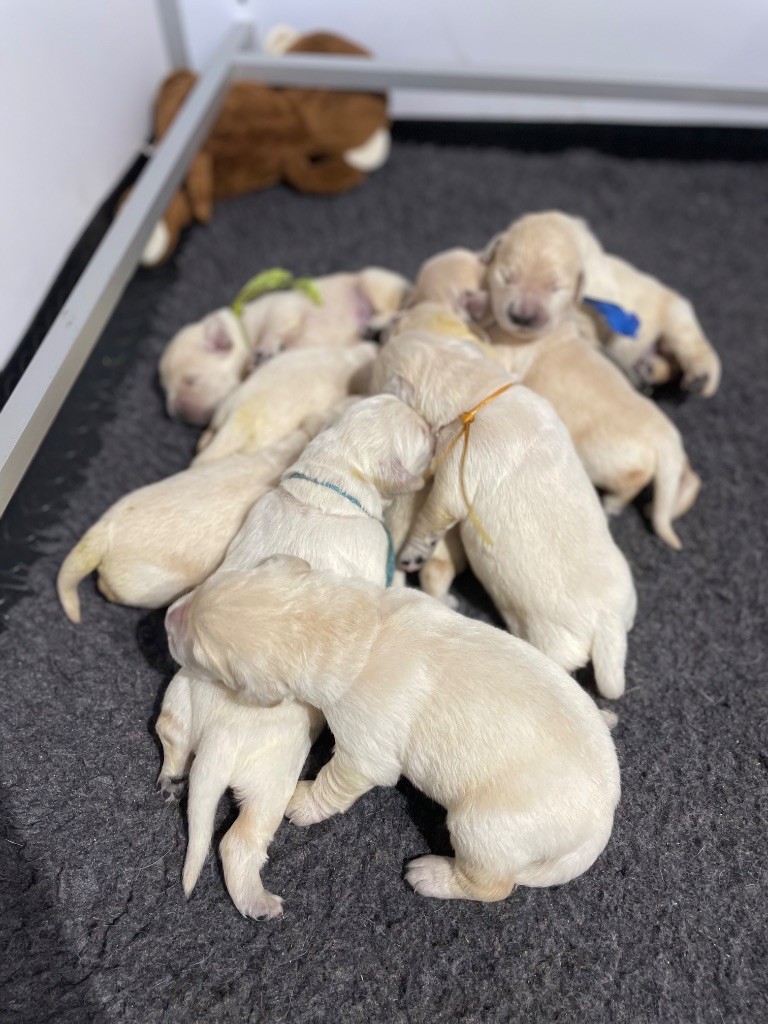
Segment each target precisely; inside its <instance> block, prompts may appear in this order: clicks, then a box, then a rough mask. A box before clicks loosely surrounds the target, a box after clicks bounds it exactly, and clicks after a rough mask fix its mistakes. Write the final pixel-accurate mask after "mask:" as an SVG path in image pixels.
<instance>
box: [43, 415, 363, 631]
mask: <svg viewBox="0 0 768 1024" xmlns="http://www.w3.org/2000/svg"><path fill="white" fill-rule="evenodd" d="M352 401H356V399H350V398H347V399H343V400H342V401H341V402H338V403H336V405H334V406H332V407H331V409H329V410H327V411H326V412H325V413H323V414H317V415H314V416H310V417H307V419H306V420H305V421H304V423H302V425H301V427H300V429H298V430H295V431H293V433H291V434H289V435H288V436H287V437H285V438H283V440H281V441H277V442H276V443H275V444H273V445H270V446H269V447H267V448H264V449H262V451H260V452H258V453H257V454H254V455H230V456H228V457H227V458H224V459H220V460H218V461H217V462H212V463H211V464H210V465H207V466H196V467H193V468H191V469H187V470H185V471H184V472H183V473H176V474H175V475H174V476H171V477H168V478H167V479H166V480H159V481H158V482H157V483H154V484H149V485H148V486H146V487H140V488H138V490H135V491H131V493H130V494H126V495H125V497H123V498H121V499H120V500H119V501H117V502H115V504H114V505H112V507H111V508H110V509H108V510H107V511H106V512H105V513H104V515H103V516H102V517H101V519H99V520H98V521H97V522H96V523H94V525H93V526H92V527H91V528H90V530H88V532H87V533H86V534H85V535H84V536H83V538H82V539H81V540H80V541H79V542H78V543H77V544H76V545H75V547H74V548H73V549H72V551H71V552H70V553H69V554H68V555H67V557H66V558H65V560H64V562H63V564H62V566H61V569H60V570H59V575H58V579H57V581H56V586H57V589H58V593H59V599H60V601H61V604H62V606H63V608H64V611H65V612H66V614H67V617H68V618H69V619H71V620H72V622H80V599H79V597H78V593H77V588H78V584H79V583H80V581H81V580H82V579H84V578H85V577H86V576H87V575H88V574H89V573H91V572H94V571H95V572H97V573H98V588H99V590H100V591H101V593H102V594H103V595H104V596H105V597H106V598H107V600H109V601H114V602H116V603H117V604H127V605H132V606H133V607H136V608H162V607H164V606H165V605H168V604H170V602H171V601H173V600H175V599H176V598H177V597H178V596H179V594H183V593H184V591H186V590H189V589H190V587H194V586H196V585H197V584H198V583H201V582H202V581H203V580H204V579H205V578H206V577H207V576H210V574H211V573H212V572H213V570H214V569H215V568H216V567H217V566H218V565H219V563H220V562H221V560H222V558H223V557H224V555H225V554H226V551H227V547H228V545H229V543H230V541H231V540H232V538H233V537H234V536H235V534H236V533H237V531H238V530H239V529H240V526H241V525H242V523H243V520H244V519H245V516H246V514H247V512H248V510H249V509H250V507H251V506H252V505H253V503H254V502H255V501H256V500H257V499H258V498H260V497H261V496H262V495H263V494H265V493H266V492H267V491H268V490H269V489H270V488H271V487H275V486H276V485H277V483H278V481H279V480H280V477H281V476H282V474H283V473H284V472H285V470H286V469H287V468H288V466H290V465H291V463H293V462H294V461H295V459H296V458H297V457H298V456H299V455H300V454H301V452H302V451H303V449H304V447H305V445H306V444H307V442H308V441H309V440H310V439H311V438H313V437H314V436H315V435H316V434H319V433H320V431H322V430H324V429H325V428H326V427H327V426H329V425H330V424H331V423H333V422H334V421H335V420H336V419H337V418H338V417H339V416H340V415H341V414H342V413H343V412H344V411H345V409H347V408H348V407H349V403H350V402H352Z"/></svg>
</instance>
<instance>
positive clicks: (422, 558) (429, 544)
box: [397, 540, 436, 572]
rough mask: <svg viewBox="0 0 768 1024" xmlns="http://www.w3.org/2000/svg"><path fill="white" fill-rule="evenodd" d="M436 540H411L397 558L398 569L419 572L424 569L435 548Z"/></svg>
mask: <svg viewBox="0 0 768 1024" xmlns="http://www.w3.org/2000/svg"><path fill="white" fill-rule="evenodd" d="M435 543H436V542H435V541H428V540H426V541H418V542H417V541H411V542H409V543H407V544H406V545H405V547H404V548H403V549H402V551H401V552H400V557H399V558H398V560H397V567H398V569H402V570H403V572H418V571H419V570H420V569H423V568H424V566H425V565H426V563H427V562H428V560H429V557H430V555H431V554H432V552H433V551H434V549H435Z"/></svg>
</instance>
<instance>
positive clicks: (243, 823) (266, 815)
mask: <svg viewBox="0 0 768 1024" xmlns="http://www.w3.org/2000/svg"><path fill="white" fill-rule="evenodd" d="M322 727H323V716H322V715H321V713H320V712H319V711H317V710H315V709H314V708H311V707H309V706H308V705H306V704H300V703H298V702H296V703H292V704H285V705H281V706H280V707H279V708H275V709H273V710H267V709H265V708H259V707H254V706H253V704H249V703H246V702H244V701H241V700H238V699H237V697H236V696H234V695H233V694H232V693H231V691H229V692H228V691H226V690H225V689H224V687H223V686H221V684H220V683H218V682H215V681H214V680H213V679H211V678H210V677H208V676H205V675H202V674H195V675H192V674H190V673H189V672H186V671H182V672H177V673H176V675H175V676H174V678H173V679H172V680H171V682H170V684H169V686H168V689H167V690H166V691H165V697H164V698H163V707H162V711H161V712H160V717H159V718H158V720H157V724H156V725H155V731H156V732H157V735H158V737H159V738H160V741H161V743H162V745H163V754H164V757H163V766H162V768H161V770H160V776H159V778H158V780H157V782H158V786H159V788H160V792H161V793H162V795H163V796H164V797H165V799H166V801H167V802H172V801H173V800H175V799H177V798H178V797H179V796H180V795H181V793H182V791H183V789H184V788H185V786H186V778H187V776H189V799H188V802H187V817H188V819H189V845H188V847H187V856H186V859H185V862H184V873H183V885H184V891H185V892H186V893H187V894H189V893H190V892H191V891H192V889H193V888H194V885H195V882H196V881H197V879H198V877H199V875H200V872H201V870H202V867H203V864H204V863H205V859H206V857H207V855H208V848H209V846H210V841H211V834H212V832H213V824H214V818H215V815H216V808H217V806H218V803H219V800H220V798H221V795H222V793H223V792H224V790H225V789H227V788H231V789H232V790H233V791H234V794H235V798H236V800H237V802H238V805H239V814H238V817H237V820H236V821H235V823H234V824H233V825H232V826H231V827H230V829H229V831H228V832H227V834H226V835H225V836H224V838H223V839H222V841H221V846H220V852H221V864H222V867H223V869H224V880H225V882H226V885H227V889H228V891H229V893H230V895H231V897H232V900H233V902H234V904H235V906H236V907H237V909H238V910H239V911H240V913H241V914H242V915H243V916H244V917H253V918H257V919H260V918H270V917H279V916H280V914H281V913H282V903H283V900H282V897H280V896H276V895H275V894H274V893H271V892H267V891H266V890H265V889H264V886H263V885H262V882H261V876H260V873H259V872H260V871H261V868H262V867H263V865H264V863H265V861H266V859H267V846H268V844H269V841H270V840H271V838H272V836H273V835H274V834H275V832H276V831H277V828H278V825H279V824H280V822H281V820H282V817H283V814H284V812H285V808H286V806H287V804H288V801H289V800H290V798H291V796H292V794H293V791H294V789H295V786H296V780H297V779H298V777H299V774H300V772H301V769H302V767H303V765H304V762H305V761H306V759H307V754H308V753H309V748H310V747H311V745H312V743H313V742H314V741H315V739H316V738H317V736H318V734H319V733H320V730H321V729H322ZM190 765H191V768H190Z"/></svg>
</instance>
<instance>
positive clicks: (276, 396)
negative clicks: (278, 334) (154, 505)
mask: <svg viewBox="0 0 768 1024" xmlns="http://www.w3.org/2000/svg"><path fill="white" fill-rule="evenodd" d="M377 352H378V348H377V346H376V345H374V344H373V343H372V342H360V343H359V344H357V345H350V346H348V347H345V348H338V349H296V350H295V351H291V352H281V353H280V355H279V356H276V357H275V358H274V359H270V360H269V362H267V363H265V364H264V365H263V366H260V367H259V368H258V369H257V370H256V371H255V372H254V373H253V374H251V376H250V377H249V378H248V380H246V381H244V382H243V383H242V384H241V385H240V386H239V387H238V388H236V389H235V390H234V391H233V392H232V394H231V395H229V396H228V397H227V398H225V399H224V401H223V402H222V403H221V405H219V406H218V408H217V409H216V412H215V413H214V416H213V419H212V420H211V424H210V426H209V428H208V429H207V430H206V431H205V432H204V433H203V435H202V436H201V438H200V442H199V444H198V455H197V456H196V457H195V459H194V460H193V462H192V465H202V464H204V463H207V462H213V461H214V460H215V459H220V458H223V456H225V455H234V454H235V453H236V452H243V451H248V452H253V451H258V449H259V448H263V447H264V446H265V445H268V444H272V443H273V442H275V441H278V440H280V438H281V437H285V435H286V434H288V433H290V432H291V431H292V430H295V429H296V427H297V426H298V425H299V424H300V423H301V421H302V420H303V419H304V418H305V417H307V416H309V415H311V414H312V413H316V412H322V411H323V410H325V409H327V408H329V407H330V406H331V405H333V403H334V402H337V401H338V400H339V399H340V398H343V397H344V396H346V395H348V394H354V393H361V394H362V393H363V392H366V391H368V372H367V367H368V366H369V364H370V363H371V362H372V361H373V358H374V356H375V355H376V353H377Z"/></svg>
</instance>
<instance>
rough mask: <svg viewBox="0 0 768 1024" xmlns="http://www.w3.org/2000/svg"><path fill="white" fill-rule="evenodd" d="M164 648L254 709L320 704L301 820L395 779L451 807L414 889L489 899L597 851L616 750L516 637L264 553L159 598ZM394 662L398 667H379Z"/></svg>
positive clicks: (571, 691) (615, 777)
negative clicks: (317, 760) (324, 739)
mask: <svg viewBox="0 0 768 1024" xmlns="http://www.w3.org/2000/svg"><path fill="white" fill-rule="evenodd" d="M166 625H167V628H168V634H169V639H170V646H171V650H172V651H173V653H174V657H176V658H177V659H178V660H179V661H180V662H181V663H182V664H184V665H187V666H188V667H189V669H190V670H191V671H204V672H208V673H215V674H216V675H217V676H218V678H219V679H220V680H221V681H222V682H223V683H225V684H226V685H227V686H229V687H230V688H231V689H232V690H234V691H236V692H237V693H238V694H239V695H241V696H242V698H243V699H247V700H252V701H255V702H256V703H259V704H262V705H264V706H266V707H270V706H272V705H275V704H277V703H278V702H281V701H284V702H287V704H286V705H280V706H287V707H289V708H290V707H293V704H292V703H291V702H292V701H295V700H298V701H302V702H306V703H308V704H312V705H313V706H315V707H318V708H320V710H321V711H322V712H323V714H324V715H325V716H326V718H327V720H328V724H329V726H330V727H331V729H332V731H333V735H334V739H335V741H336V748H335V752H334V755H333V757H332V758H331V760H330V761H329V762H328V764H327V765H325V767H324V768H323V769H322V770H321V772H320V774H319V775H318V777H317V778H316V779H315V781H314V782H311V783H309V782H302V783H299V785H298V786H297V788H296V792H295V794H294V796H293V798H292V800H291V802H290V803H289V805H288V808H287V813H288V816H289V817H290V818H291V820H292V821H293V822H294V823H295V824H297V825H311V824H313V823H314V822H317V821H322V820H324V819H325V818H328V817H329V816H330V815H332V814H337V813H339V812H342V811H345V810H347V808H349V807H350V806H351V805H352V804H353V803H354V802H355V800H357V799H358V798H359V797H361V796H363V794H365V793H367V792H368V791H369V790H370V789H372V788H373V787H374V786H394V785H395V784H396V782H397V780H398V778H399V777H400V775H405V776H406V777H407V778H408V779H410V780H411V782H412V783H413V784H414V785H416V786H418V787H419V789H421V790H423V792H424V793H426V794H427V795H428V796H429V797H431V798H432V799H434V800H436V801H438V802H439V803H441V804H442V805H443V806H444V807H445V808H446V809H447V811H448V818H447V825H448V829H449V831H450V835H451V842H452V844H453V848H454V850H455V854H456V856H455V857H435V856H427V857H419V858H417V859H416V860H413V861H411V862H410V863H409V865H408V867H407V870H406V878H407V880H408V881H409V882H410V884H411V885H412V886H413V887H414V889H415V890H416V891H417V892H419V893H420V894H422V895H423V896H433V897H437V898H439V899H471V900H482V901H493V900H501V899H504V898H505V897H506V896H508V895H509V893H510V892H511V891H512V890H513V888H514V887H515V886H516V885H528V886H548V885H562V884H563V883H565V882H568V881H570V880H571V879H573V878H576V877H577V876H578V875H580V874H581V873H582V872H584V871H586V870H587V868H589V867H590V866H591V865H592V864H593V863H594V861H595V860H596V859H597V857H598V856H599V855H600V853H601V852H602V851H603V849H604V848H605V846H606V844H607V842H608V839H609V837H610V834H611V829H612V826H613V815H614V811H615V808H616V805H617V803H618V800H619V793H620V782H619V766H618V762H617V759H616V751H615V749H614V745H613V742H612V740H611V737H610V734H609V731H608V728H607V725H606V723H605V721H604V720H603V717H602V716H601V714H600V712H599V710H598V709H597V707H596V706H595V704H594V703H593V701H592V700H591V699H590V698H589V697H588V696H587V695H586V694H585V693H584V692H583V691H582V690H581V688H580V687H579V686H578V684H577V683H576V682H574V680H573V679H571V678H570V677H569V676H568V675H567V673H566V672H564V671H563V670H562V669H561V668H559V667H558V666H557V665H555V664H554V663H553V662H552V661H550V660H549V659H548V658H546V657H544V655H542V654H541V653H539V652H538V651H536V650H534V648H533V647H530V646H529V645H528V644H526V643H524V642H523V641H521V640H518V639H516V638H514V637H511V636H508V635H507V634H505V633H503V632H501V631H500V630H497V629H493V628H492V627H491V626H487V625H485V624H483V623H480V622H474V621H472V620H470V619H466V618H464V617H462V616H460V615H457V614H456V613H455V612H452V611H449V610H448V609H447V608H445V607H444V606H443V605H441V604H440V603H439V602H437V601H434V600H432V599H431V598H430V597H427V596H426V595H424V594H420V593H419V592H418V591H414V590H408V589H396V590H389V591H387V590H382V589H381V588H380V587H376V586H372V585H371V584H370V583H366V582H363V581H358V580H345V579H342V578H340V577H339V576H336V575H333V574H331V573H327V572H314V571H312V570H311V569H310V567H309V565H308V564H307V563H306V562H304V561H302V560H301V559H295V558H285V557H277V558H272V559H269V560H268V561H266V562H265V563H263V564H262V565H261V566H260V567H259V568H257V569H256V570H255V571H252V572H250V573H244V572H230V573H219V574H217V575H216V577H214V578H213V579H211V580H209V581H208V582H206V583H204V584H203V585H202V586H201V587H199V588H198V589H197V590H196V591H194V592H193V594H191V595H189V596H187V597H185V598H182V600H181V601H179V602H177V603H176V604H175V605H174V606H173V608H172V609H171V610H170V611H169V612H168V616H167V618H166ZM395 667H396V671H393V668H395Z"/></svg>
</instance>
